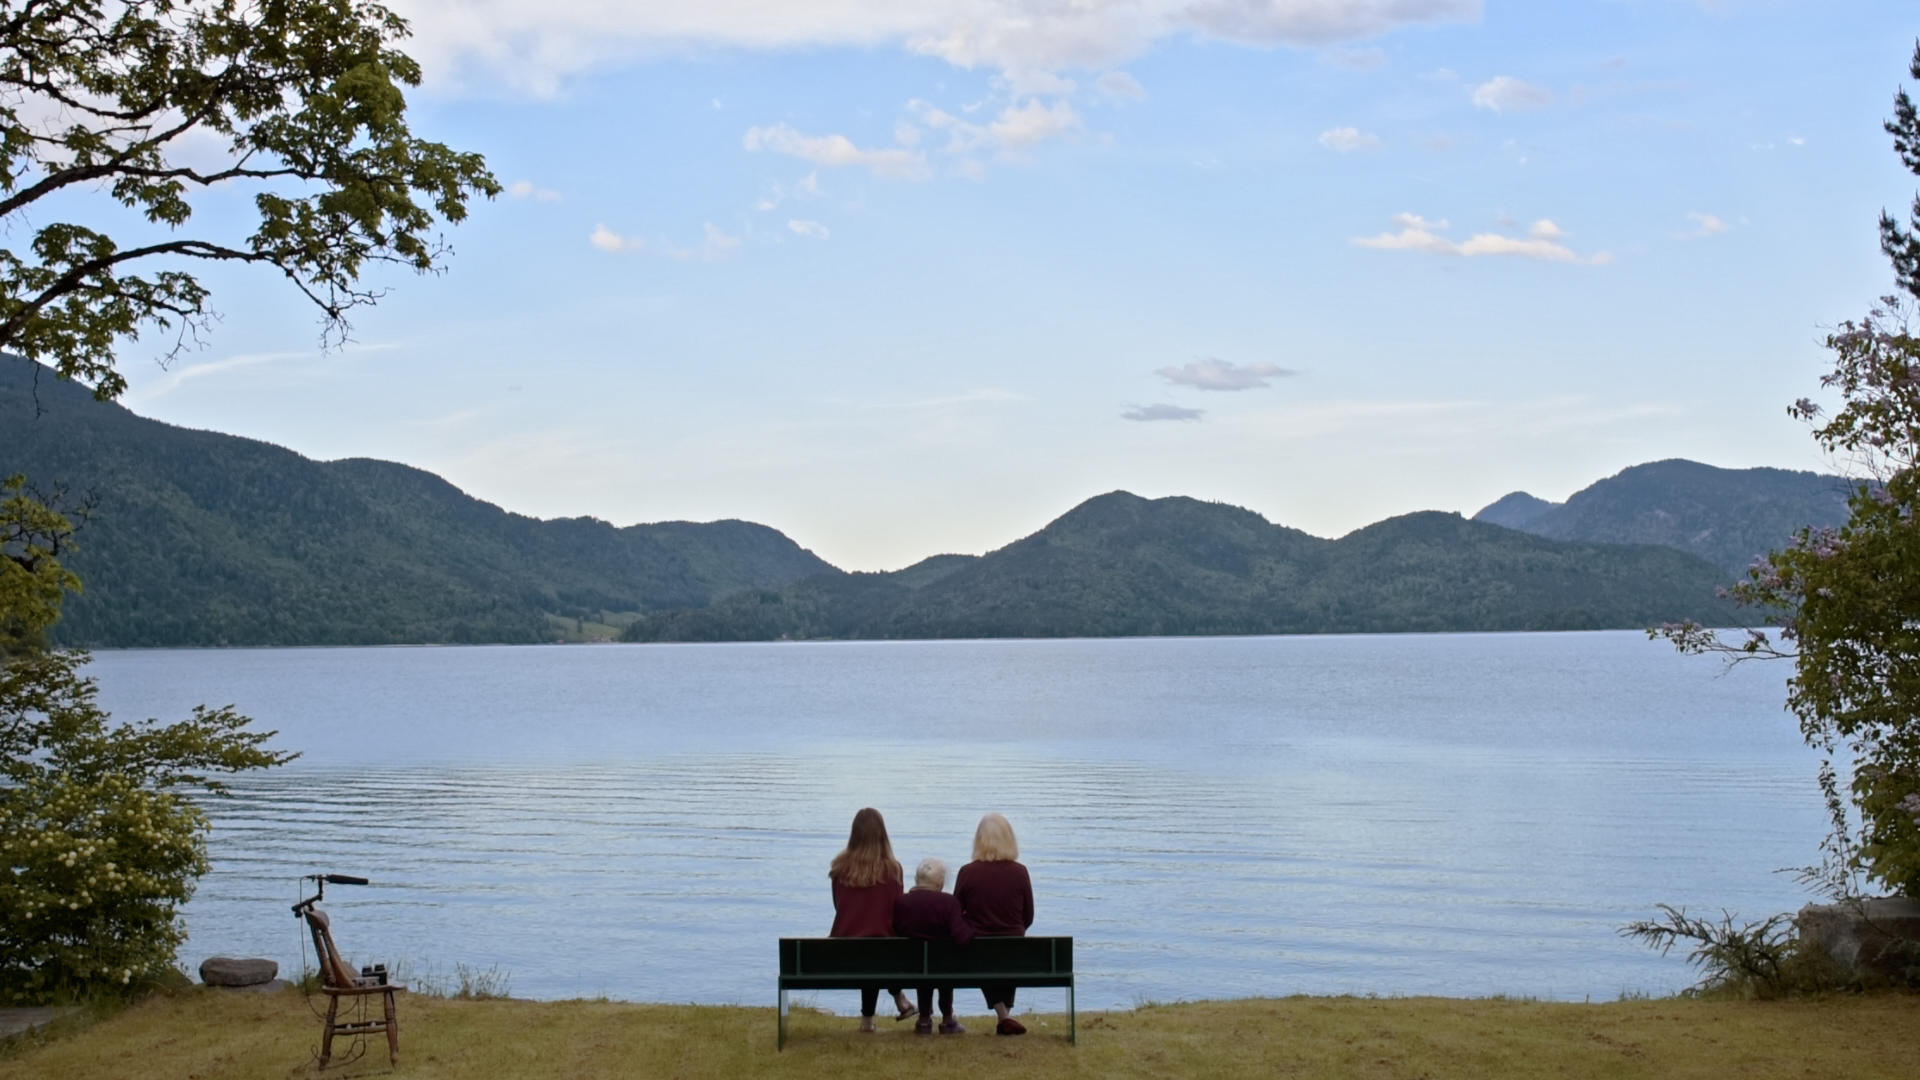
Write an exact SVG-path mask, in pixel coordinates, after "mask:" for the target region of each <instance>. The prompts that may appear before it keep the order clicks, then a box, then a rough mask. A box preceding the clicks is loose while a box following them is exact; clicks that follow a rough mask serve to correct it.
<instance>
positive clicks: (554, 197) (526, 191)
mask: <svg viewBox="0 0 1920 1080" xmlns="http://www.w3.org/2000/svg"><path fill="white" fill-rule="evenodd" d="M507 194H508V195H511V196H512V197H514V198H516V199H524V198H527V197H528V196H532V197H533V198H534V199H535V200H537V201H539V202H559V201H560V193H559V192H557V191H553V190H550V189H548V188H543V187H535V186H534V183H533V181H531V180H515V181H514V182H513V183H511V184H508V185H507Z"/></svg>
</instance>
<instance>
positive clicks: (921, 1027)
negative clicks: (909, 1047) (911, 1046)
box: [913, 1016, 933, 1035]
mask: <svg viewBox="0 0 1920 1080" xmlns="http://www.w3.org/2000/svg"><path fill="white" fill-rule="evenodd" d="M913 1033H914V1034H915V1035H931V1034H933V1020H932V1019H931V1018H929V1017H925V1016H923V1017H921V1018H920V1022H919V1023H917V1024H915V1025H913Z"/></svg>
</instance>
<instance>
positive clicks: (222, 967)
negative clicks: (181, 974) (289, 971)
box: [200, 956, 280, 986]
mask: <svg viewBox="0 0 1920 1080" xmlns="http://www.w3.org/2000/svg"><path fill="white" fill-rule="evenodd" d="M279 974H280V965H279V964H276V963H274V962H273V961H271V960H260V959H245V960H243V959H237V958H235V957H231V956H212V957H208V958H207V960H206V961H205V962H204V963H202V964H201V965H200V981H201V982H203V983H206V984H207V985H208V986H259V985H260V984H261V983H270V982H272V981H273V980H274V977H275V976H277V975H279Z"/></svg>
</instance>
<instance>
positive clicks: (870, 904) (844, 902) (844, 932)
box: [828, 877, 900, 937]
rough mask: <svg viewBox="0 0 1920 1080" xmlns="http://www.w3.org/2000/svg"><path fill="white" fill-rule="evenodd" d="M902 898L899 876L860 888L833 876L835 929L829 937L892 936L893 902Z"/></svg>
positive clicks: (829, 933) (830, 932)
mask: <svg viewBox="0 0 1920 1080" xmlns="http://www.w3.org/2000/svg"><path fill="white" fill-rule="evenodd" d="M899 899H900V879H899V878H897V877H896V878H890V879H888V880H886V881H883V882H881V883H880V884H878V885H867V886H863V887H861V888H858V889H854V888H849V887H847V886H845V885H842V884H840V879H839V878H834V879H833V929H832V930H831V931H829V932H828V935H829V936H830V937H892V936H893V905H894V903H895V902H896V901H898V900H899Z"/></svg>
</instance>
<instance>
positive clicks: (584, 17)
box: [123, 0, 1920, 569]
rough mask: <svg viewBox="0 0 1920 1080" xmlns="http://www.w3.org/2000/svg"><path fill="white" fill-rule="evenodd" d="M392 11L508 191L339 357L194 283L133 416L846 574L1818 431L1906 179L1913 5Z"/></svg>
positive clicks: (1531, 482)
mask: <svg viewBox="0 0 1920 1080" xmlns="http://www.w3.org/2000/svg"><path fill="white" fill-rule="evenodd" d="M396 7H397V8H398V9H399V10H401V11H403V12H404V13H406V14H408V15H409V17H411V18H412V19H413V21H414V26H415V30H416V35H417V36H416V39H415V42H414V44H413V46H412V51H414V52H415V53H416V54H417V55H419V56H420V57H422V59H423V60H424V61H425V63H426V64H427V69H428V73H429V81H428V85H427V86H426V87H424V88H422V89H421V90H420V91H418V92H416V93H415V95H414V96H413V113H414V117H415V119H414V126H415V130H416V132H418V133H420V134H424V135H427V136H428V137H432V138H437V139H441V140H444V141H447V142H449V143H452V144H454V145H456V146H459V147H461V148H463V149H474V150H479V151H481V152H482V153H484V154H485V155H486V156H487V157H488V159H489V161H490V163H491V165H492V167H493V168H494V170H495V172H496V174H497V175H498V176H499V177H500V179H501V180H502V181H503V182H506V183H508V184H510V185H513V187H512V189H511V190H512V193H511V194H509V195H506V196H503V197H502V198H500V199H499V200H497V201H495V202H493V203H489V204H485V205H481V206H479V207H477V208H476V210H475V212H474V214H473V216H472V218H471V219H470V220H469V222H468V223H466V224H464V225H462V226H460V227H459V228H457V229H455V230H453V231H452V233H451V234H450V239H451V240H452V241H453V243H454V246H455V249H456V254H455V256H454V257H453V259H452V260H451V261H450V263H449V267H448V271H447V272H446V273H445V274H444V275H442V276H438V277H431V278H424V279H422V278H413V277H403V278H397V279H394V280H392V281H391V282H390V283H389V284H391V286H392V291H391V293H390V294H389V295H388V297H387V298H386V300H385V301H384V302H383V303H382V304H381V305H380V306H379V307H378V308H377V309H375V310H373V311H370V312H367V313H365V314H364V315H363V316H362V317H361V318H359V319H358V320H357V322H356V332H355V341H354V343H353V344H352V345H350V346H348V347H347V348H345V349H344V350H341V351H336V352H324V353H323V352H321V351H320V350H319V349H318V348H317V326H316V324H315V321H314V318H313V316H312V314H311V313H310V312H309V311H307V310H304V309H303V308H302V306H301V304H302V301H301V300H300V299H299V298H298V297H297V296H296V295H294V294H292V293H291V292H289V291H288V290H287V289H286V288H285V287H284V286H283V285H282V284H280V283H278V282H276V281H274V280H272V279H270V278H267V277H265V276H262V275H249V274H245V273H232V274H229V273H216V274H214V275H210V276H209V278H208V280H209V281H210V283H211V284H213V286H214V287H215V305H216V307H217V308H218V309H219V310H220V312H221V313H222V319H221V321H220V323H219V324H218V325H217V326H216V327H215V329H214V331H213V333H212V334H211V336H210V337H209V338H208V344H207V347H206V348H205V349H204V350H201V351H198V352H194V353H192V354H190V355H187V356H185V357H182V358H181V359H179V360H177V361H175V362H174V364H173V365H172V366H171V367H170V368H169V369H167V370H161V369H160V368H158V367H156V366H154V365H153V364H152V363H151V362H150V361H149V359H148V357H149V356H150V354H151V352H152V351H153V350H152V348H149V347H146V346H135V347H134V348H132V349H129V350H127V351H126V352H125V353H124V354H123V356H124V359H123V367H124V368H125V370H126V371H127V373H128V375H129V377H130V380H131V382H132V390H131V391H130V392H129V394H128V396H127V399H126V401H127V404H129V405H130V406H131V407H133V408H134V409H136V410H137V411H139V412H142V413H144V414H146V415H150V416H154V417H157V418H160V419H164V420H168V421H171V422H175V423H182V424H187V425H191V426H195V427H204V428H212V429H217V430H221V431H229V432H234V433H237V434H243V435H249V436H253V437H257V438H262V439H267V440H270V441H272V442H276V443H279V444H281V445H284V446H288V447H291V448H293V449H295V450H298V451H300V452H302V453H305V454H309V455H311V456H315V457H320V458H338V457H350V456H366V457H381V458H388V459H392V460H398V461H404V462H407V463H409V464H413V465H417V466H420V467H422V468H426V469H430V470H432V471H434V472H437V473H440V474H441V475H443V476H445V477H447V478H448V479H449V480H451V481H453V482H454V483H456V484H458V485H459V486H461V487H462V488H464V489H466V490H467V491H469V492H471V493H473V494H475V495H477V496H479V497H481V498H485V499H488V500H490V501H492V502H495V503H498V504H500V505H502V506H505V507H507V508H509V509H512V510H516V511H520V512H523V513H530V514H536V515H539V516H543V517H552V516H573V515H592V516H596V517H601V518H605V519H608V520H611V521H613V522H615V523H618V524H628V523H632V522H637V521H658V520H668V519H691V520H711V519H715V518H726V517H737V518H745V519H748V520H753V521H760V522H764V523H766V524H768V525H772V526H774V527H776V528H779V529H781V530H783V531H785V532H787V533H788V534H789V535H791V536H793V537H794V538H795V539H796V540H798V541H799V542H801V543H802V544H804V545H806V546H807V547H810V548H812V549H813V550H815V551H816V552H818V553H819V554H820V555H822V556H823V557H825V558H827V559H829V560H830V561H832V562H834V563H836V564H837V565H840V566H844V567H847V568H850V569H891V568H895V567H899V566H903V565H906V564H908V563H911V562H913V561H915V560H917V559H919V558H922V557H924V556H926V555H929V554H933V553H936V552H942V551H964V552H979V551H985V550H989V549H992V548H995V547H998V546H1000V545H1002V544H1004V543H1007V542H1009V541H1011V540H1013V539H1015V538H1017V537H1019V536H1021V535H1024V534H1026V533H1028V532H1031V531H1032V530H1034V529H1036V528H1038V527H1040V526H1041V525H1043V524H1045V522H1047V521H1048V520H1050V519H1051V518H1053V517H1055V516H1057V515H1058V514H1060V513H1061V512H1064V511H1065V510H1066V509H1068V508H1069V507H1070V506H1072V505H1073V504H1074V503H1077V502H1079V501H1080V500H1082V499H1084V498H1087V497H1089V496H1092V495H1096V494H1099V493H1101V492H1105V491H1110V490H1114V489H1126V490H1129V491H1133V492H1136V493H1138V494H1141V495H1147V496H1160V495H1173V494H1181V495H1192V496H1196V497H1201V498H1207V499H1217V500H1222V501H1226V502H1231V503H1234V504H1237V505H1241V506H1246V507H1250V508H1252V509H1254V510H1257V511H1259V512H1261V513H1263V514H1265V515H1266V516H1267V517H1269V518H1270V519H1272V520H1274V521H1277V522H1280V523H1283V524H1287V525H1292V526H1296V527H1299V528H1304V529H1306V530H1308V531H1310V532H1314V533H1317V534H1320V535H1328V536H1332V535H1339V534H1342V533H1344V532H1347V531H1349V530H1351V529H1354V528H1358V527H1360V526H1362V525H1365V524H1368V523H1370V522H1372V521H1375V520H1378V519H1380V518H1383V517H1387V516H1390V515H1393V514H1399V513H1406V512H1409V511H1414V510H1421V509H1441V510H1458V511H1462V512H1464V513H1469V514H1470V513H1472V512H1474V511H1475V510H1476V509H1478V508H1479V507H1480V506H1482V505H1484V504H1486V503H1488V502H1491V501H1492V500H1493V499H1495V498H1497V497H1499V496H1500V495H1502V494H1504V493H1506V492H1508V491H1512V490H1516V489H1525V490H1528V491H1531V492H1533V493H1535V494H1537V495H1540V496H1543V497H1546V498H1552V499H1560V498H1564V497H1565V496H1566V495H1568V494H1569V493H1570V492H1572V491H1574V490H1577V489H1578V488H1580V487H1583V486H1585V485H1586V484H1588V483H1591V482H1592V481H1594V480H1595V479H1598V478H1600V477H1602V476H1605V475H1608V474H1611V473H1613V472H1616V471H1618V470H1619V469H1622V468H1624V467H1626V466H1629V465H1634V464H1638V463H1640V462H1644V461H1650V460H1655V459H1659V458H1664V457H1676V456H1679V457H1689V458H1694V459H1696V460H1701V461H1707V462H1710V463H1713V464H1717V465H1723V466H1730V467H1745V466H1752V465H1776V466H1783V467H1789V468H1821V467H1824V465H1825V463H1824V462H1823V461H1822V460H1821V458H1820V457H1819V456H1818V455H1817V454H1816V452H1815V451H1814V449H1813V447H1812V444H1811V441H1810V440H1809V439H1808V438H1807V436H1806V433H1805V430H1804V429H1803V428H1802V427H1801V426H1799V425H1797V424H1795V423H1794V422H1793V421H1791V420H1789V419H1788V418H1787V416H1786V415H1785V406H1786V404H1787V403H1788V402H1789V401H1792V400H1793V399H1795V398H1797V397H1800V396H1801V395H1803V394H1807V393H1809V392H1810V391H1812V390H1813V389H1814V388H1815V386H1816V383H1817V379H1818V376H1819V374H1820V373H1821V371H1822V370H1823V366H1824V356H1823V353H1822V350H1821V349H1820V347H1819V339H1820V336H1821V334H1822V332H1823V328H1825V327H1829V326H1831V325H1833V324H1834V323H1836V322H1837V321H1839V320H1841V319H1844V318H1849V317H1853V316H1857V315H1859V314H1861V313H1862V312H1863V311H1864V310H1865V308H1866V306H1867V305H1868V304H1869V303H1870V302H1871V300H1872V299H1873V298H1874V297H1875V296H1878V295H1880V294H1882V293H1884V292H1887V291H1889V286H1890V273H1889V271H1888V269H1887V267H1886V264H1885V262H1884V260H1883V259H1882V258H1881V256H1880V255H1879V253H1878V250H1877V240H1876V235H1875V229H1874V221H1875V218H1876V216H1877V214H1878V213H1879V211H1880V209H1881V208H1882V207H1889V208H1896V209H1897V208H1902V207H1904V206H1905V205H1906V204H1907V202H1909V201H1910V200H1911V198H1912V196H1913V190H1914V186H1915V183H1914V179H1913V178H1912V177H1911V176H1909V175H1907V174H1905V173H1904V172H1903V171H1902V170H1901V169H1900V167H1899V164H1898V161H1897V160H1896V159H1895V158H1894V156H1893V154H1892V152H1891V150H1890V149H1889V145H1888V139H1887V137H1886V136H1885V135H1884V133H1882V132H1881V130H1880V123H1881V121H1882V120H1883V119H1884V117H1885V116H1886V115H1887V114H1888V113H1889V107H1890V103H1891V99H1892V95H1893V93H1894V90H1895V89H1896V88H1897V87H1898V86H1899V85H1900V84H1901V82H1902V80H1903V77H1904V76H1905V67H1906V61H1907V59H1908V57H1909V56H1910V55H1911V53H1912V50H1913V44H1914V38H1915V36H1916V35H1920V12H1917V11H1916V10H1915V9H1914V8H1912V7H1911V6H1910V5H1906V4H1895V3H1890V2H1889V3H1867V2H1859V3H1849V2H1829V3H1811V2H1797V0H1776V2H1766V3H1762V2H1753V3H1747V2H1742V0H1726V2H1720V3H1696V2H1686V0H1561V2H1555V3H1539V2H1536V3H1500V2H1497V0H1488V2H1485V3H1478V2H1474V0H1214V2H1210V3H1198V4H1196V3H1192V2H1186V3H1170V2H1164V0H1134V2H1130V3H1119V2H1114V3H1107V2H1101V0H1077V2H1066V0H1060V2H1044V0H1024V2H1023V0H929V2H926V3H919V4H913V3H905V4H903V3H879V2H869V0H783V2H780V3H772V2H767V0H711V2H707V3H701V4H688V3H684V2H683V3H680V4H657V3H647V2H628V3H599V2H594V0H543V2H541V3H537V4H536V3H532V2H529V0H482V2H478V3H475V2H454V0H423V2H416V3H403V4H396ZM228 197H230V198H234V199H238V198H239V196H238V195H237V194H235V195H232V196H220V197H218V198H216V200H215V201H214V202H213V203H211V204H209V205H208V206H207V207H206V209H205V210H203V211H202V215H201V219H200V220H204V221H206V222H208V223H210V224H212V225H214V226H219V225H220V224H222V223H224V222H227V221H231V220H237V219H236V218H231V217H229V216H228V215H230V214H232V213H233V211H234V208H233V207H232V206H228V205H223V204H222V203H221V202H220V201H219V198H228Z"/></svg>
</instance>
